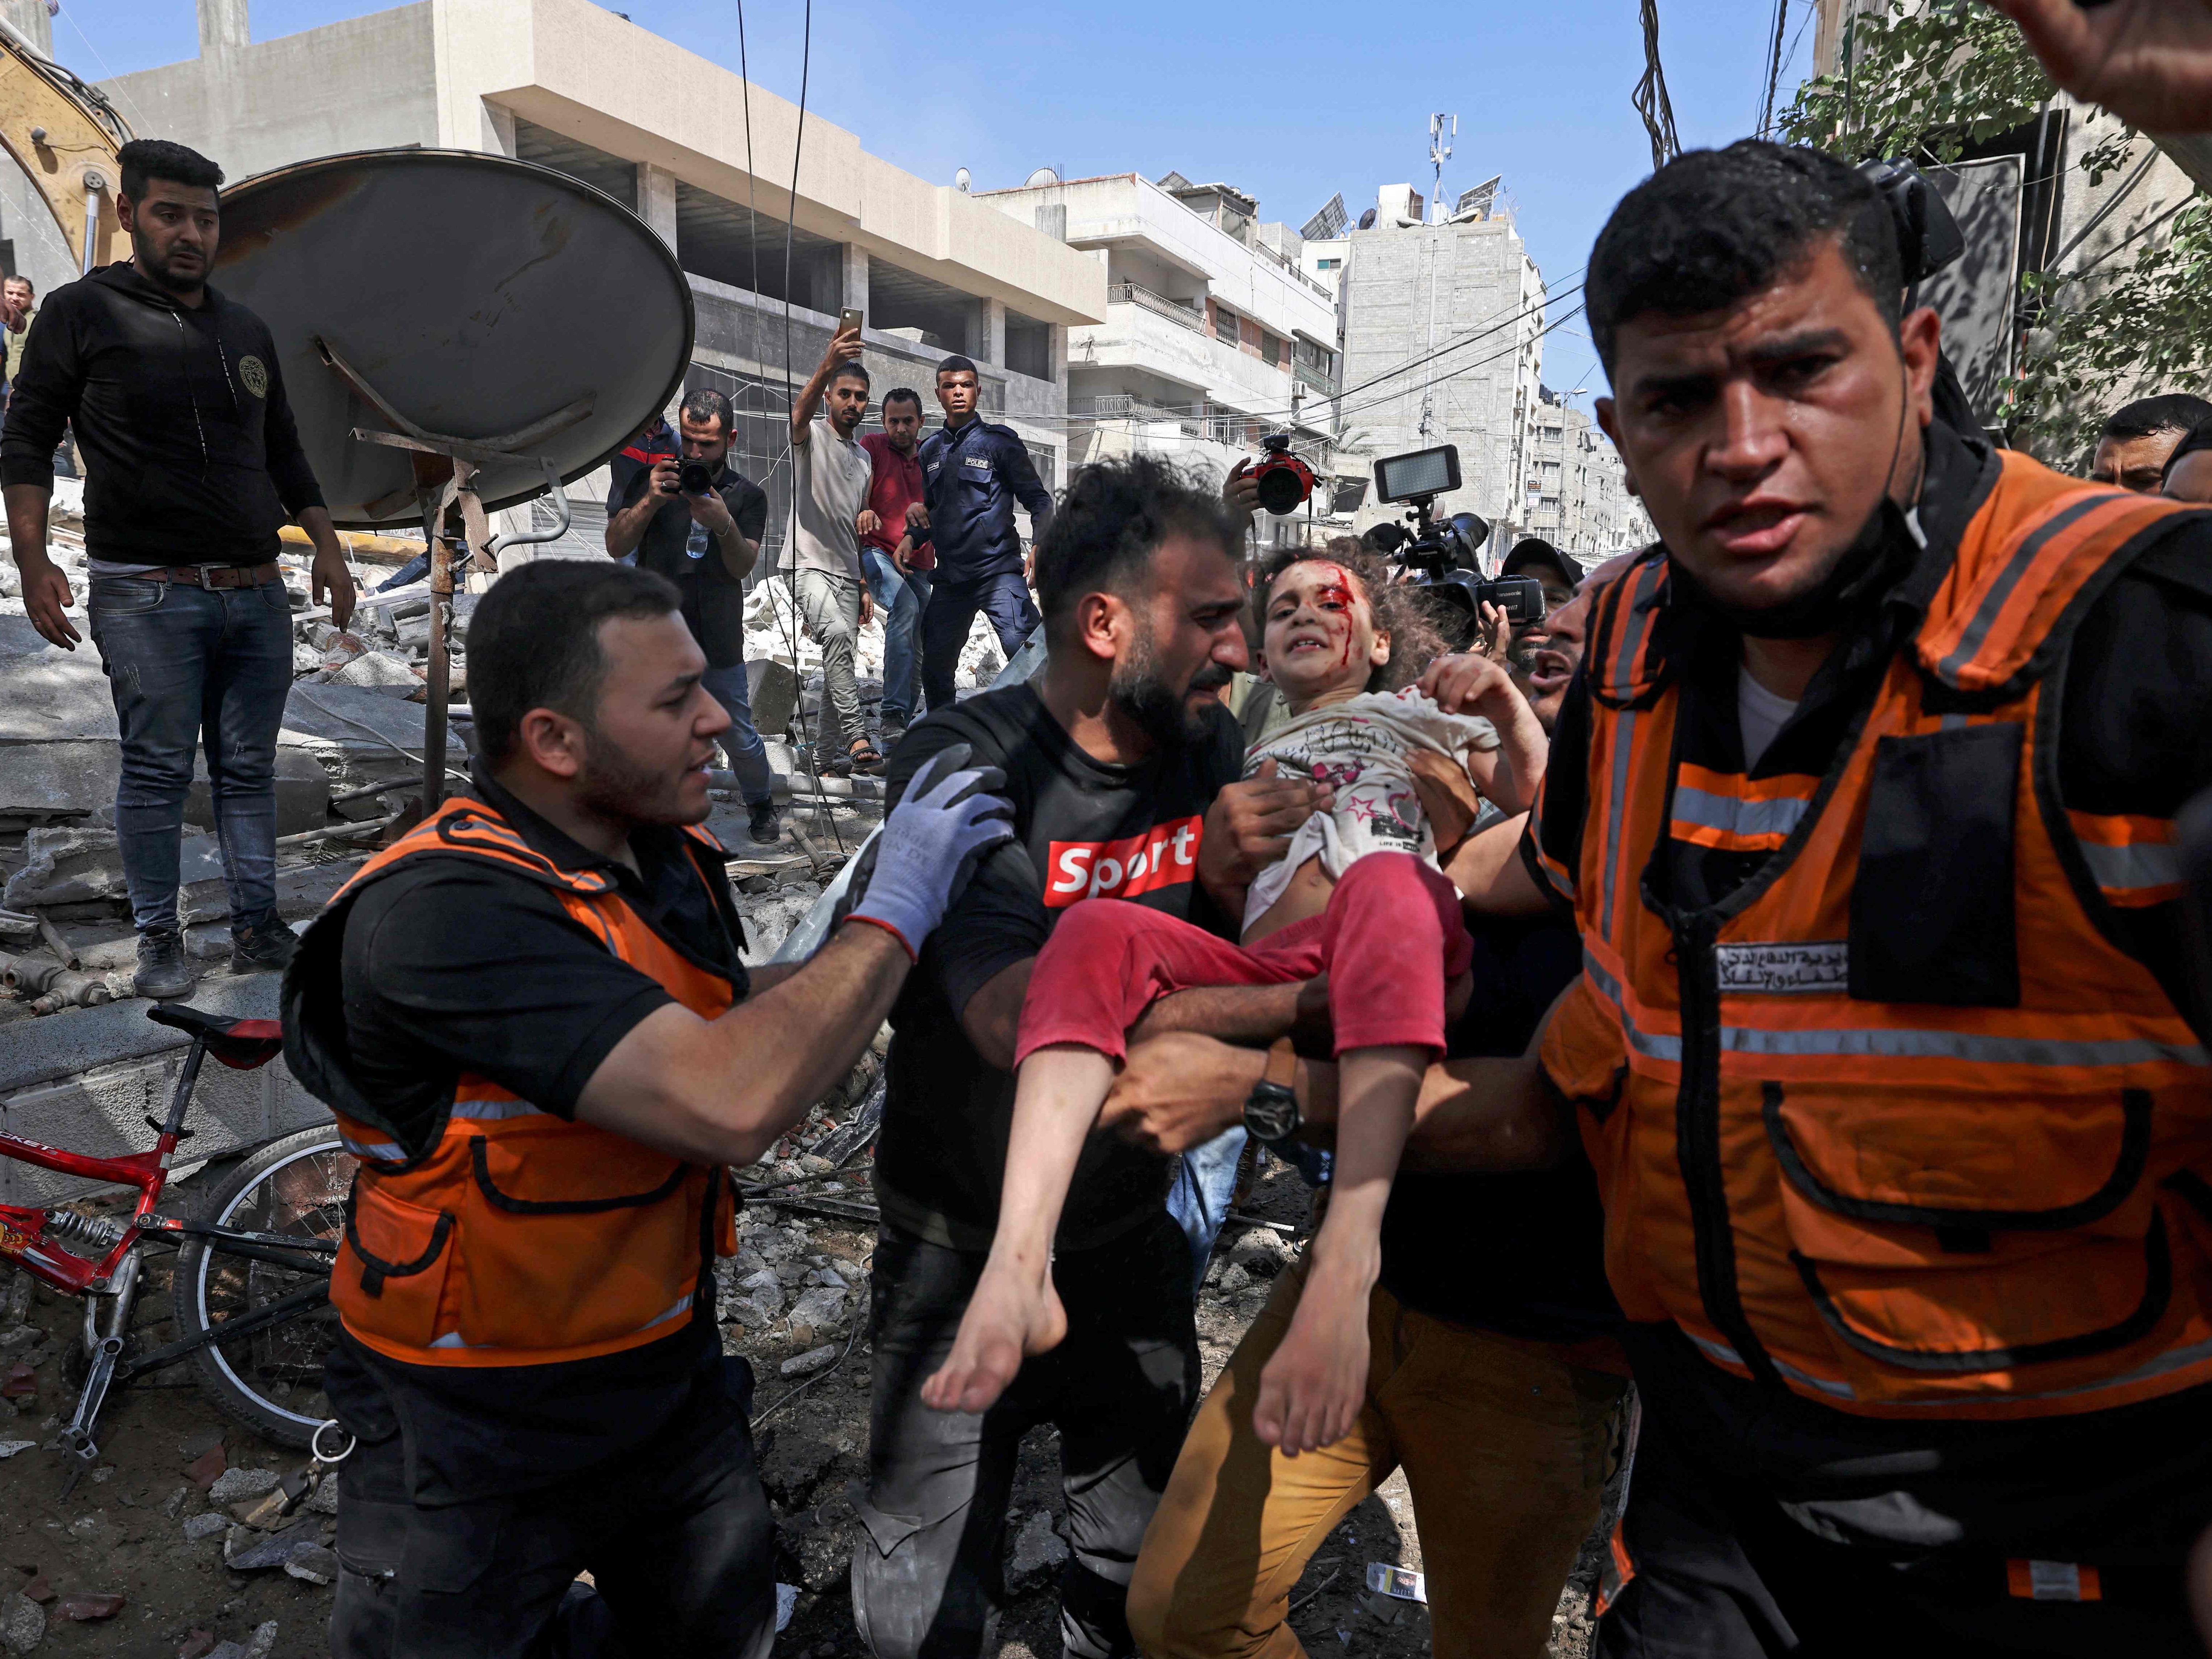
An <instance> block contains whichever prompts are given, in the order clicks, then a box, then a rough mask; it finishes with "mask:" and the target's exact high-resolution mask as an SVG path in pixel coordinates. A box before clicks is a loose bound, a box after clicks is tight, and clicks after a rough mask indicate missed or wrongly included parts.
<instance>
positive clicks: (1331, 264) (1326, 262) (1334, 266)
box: [1314, 259, 1344, 270]
mask: <svg viewBox="0 0 2212 1659" xmlns="http://www.w3.org/2000/svg"><path fill="white" fill-rule="evenodd" d="M1314 269H1315V270H1342V269H1344V261H1343V260H1341V259H1316V260H1315V261H1314Z"/></svg>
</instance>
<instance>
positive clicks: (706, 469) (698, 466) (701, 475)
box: [676, 459, 717, 495]
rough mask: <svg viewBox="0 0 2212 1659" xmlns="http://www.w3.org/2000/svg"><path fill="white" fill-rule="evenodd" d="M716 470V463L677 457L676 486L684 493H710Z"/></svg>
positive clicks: (712, 488)
mask: <svg viewBox="0 0 2212 1659" xmlns="http://www.w3.org/2000/svg"><path fill="white" fill-rule="evenodd" d="M715 471H717V467H716V464H715V463H714V462H712V461H695V460H685V459H678V462H677V463H676V487H677V489H679V490H681V491H683V493H684V494H685V495H713V494H714V473H715Z"/></svg>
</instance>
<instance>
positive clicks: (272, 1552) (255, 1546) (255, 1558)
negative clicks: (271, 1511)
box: [222, 1521, 323, 1572]
mask: <svg viewBox="0 0 2212 1659" xmlns="http://www.w3.org/2000/svg"><path fill="white" fill-rule="evenodd" d="M322 1540H323V1528H322V1523H321V1522H319V1521H300V1522H295V1523H294V1524H293V1525H291V1526H289V1527H287V1528H284V1530H283V1531H282V1532H279V1533H271V1534H262V1533H258V1532H256V1531H254V1530H253V1528H251V1527H233V1528H231V1529H230V1534H229V1535H228V1537H226V1538H225V1539H224V1540H223V1543H222V1559H223V1561H224V1564H225V1565H228V1567H229V1568H230V1570H231V1571H234V1572H258V1571H261V1570H262V1569H264V1568H267V1567H281V1566H283V1565H284V1564H285V1563H286V1562H287V1561H289V1560H290V1559H292V1556H293V1553H294V1552H295V1551H298V1550H303V1549H313V1548H319V1547H320V1546H321V1544H322Z"/></svg>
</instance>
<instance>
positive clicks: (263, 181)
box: [215, 149, 694, 813]
mask: <svg viewBox="0 0 2212 1659" xmlns="http://www.w3.org/2000/svg"><path fill="white" fill-rule="evenodd" d="M424 250H428V251H427V252H425V251H424ZM215 281H216V286H217V287H218V288H220V289H222V293H223V294H224V295H226V296H227V297H228V298H230V299H234V300H236V301H240V302H241V303H243V304H245V305H247V306H249V307H252V309H253V310H254V311H255V312H257V313H259V315H260V316H261V318H262V319H263V320H264V321H265V322H267V323H268V325H269V326H270V331H271V332H272V333H273V334H274V335H275V336H276V343H277V352H278V357H279V362H278V365H277V367H278V368H279V370H280V372H281V373H282V374H283V380H284V388H285V392H286V395H287V398H288V399H289V402H290V404H291V405H292V410H293V414H294V417H295V420H296V421H297V422H298V424H299V428H300V438H301V443H302V444H303V446H304V447H306V449H307V455H308V458H309V459H310V460H311V461H312V462H313V464H314V467H315V474H316V477H317V478H318V479H319V481H320V482H321V483H322V485H323V489H324V494H325V497H326V498H327V500H328V501H329V502H330V507H331V518H332V519H333V520H335V521H336V522H337V524H338V525H339V526H342V527H344V528H348V529H377V528H381V527H385V526H392V525H396V524H400V523H404V522H407V521H409V520H413V521H416V522H419V523H421V524H422V526H423V531H424V534H425V535H426V536H427V537H428V542H429V549H430V591H431V606H430V640H429V648H430V654H429V663H428V678H429V686H428V710H427V718H426V719H425V720H424V722H423V739H424V741H423V781H422V811H423V812H425V813H428V812H429V811H434V810H435V808H436V806H437V805H438V803H439V801H440V800H441V799H443V797H444V794H445V775H446V713H447V697H448V694H449V688H450V684H451V680H450V672H451V665H450V659H449V657H448V655H447V648H446V645H447V637H448V635H449V631H450V623H451V619H452V610H453V570H454V562H455V557H456V552H455V546H454V544H455V543H456V541H458V542H459V543H460V544H461V547H460V556H461V557H462V558H463V559H464V560H465V562H466V563H467V566H468V567H469V568H472V569H475V570H478V571H483V572H487V573H488V572H490V571H493V570H495V569H496V568H498V567H497V556H498V554H499V551H500V550H501V548H504V547H512V546H515V545H518V544H523V543H530V542H546V541H552V540H554V539H556V538H558V537H560V536H561V535H562V534H564V533H565V532H567V530H568V523H569V509H568V497H567V495H565V494H564V493H563V492H562V484H563V483H568V482H570V481H572V480H574V479H575V478H577V477H580V476H581V475H582V474H584V473H586V472H589V471H592V470H593V469H594V468H596V467H599V466H600V465H604V464H605V462H607V461H608V460H609V459H611V458H612V457H613V456H614V455H615V453H617V451H619V450H620V449H621V448H622V447H623V445H624V444H625V443H626V442H628V441H629V438H630V437H631V436H632V435H634V434H635V433H636V432H637V431H638V430H639V429H640V428H642V427H643V426H644V425H645V424H646V422H648V421H649V420H651V419H652V418H653V416H654V415H655V414H657V413H658V412H659V410H661V409H663V408H665V406H666V404H667V403H668V400H669V399H670V398H671V397H673V396H674V395H675V393H676V392H677V391H678V388H680V387H681V386H682V385H683V380H684V370H685V368H686V367H687V366H688V365H689V363H690V356H691V338H692V329H693V324H694V317H693V310H692V303H691V289H690V283H688V282H687V281H686V280H685V279H684V273H683V270H682V269H681V268H680V267H679V266H678V264H677V263H676V256H675V252H674V251H673V250H672V249H671V248H670V247H669V246H668V245H667V244H666V243H665V242H664V241H663V240H661V239H660V237H659V235H658V234H655V233H654V232H653V229H652V228H650V227H648V226H647V224H646V223H645V222H644V221H643V220H641V219H640V218H639V217H638V216H636V215H635V214H634V213H632V212H631V211H630V210H629V208H627V207H625V206H623V204H621V203H620V202H618V201H617V200H616V199H615V198H614V197H611V196H608V195H606V194H605V192H603V191H599V190H596V189H594V188H593V187H592V186H591V185H586V184H585V183H583V182H582V181H581V180H580V179H572V178H570V177H569V176H568V174H566V173H559V172H556V171H555V170H554V169H552V168H550V167H539V166H538V165H536V164H535V163H532V162H529V161H514V160H513V159H512V158H510V157H507V156H503V155H483V154H480V153H478V152H477V151H473V150H434V149H385V150H364V151H361V152H357V153H356V154H352V155H330V156H324V157H321V158H319V159H318V160H315V161H302V162H299V163H297V164H296V165H294V166H291V167H282V168H279V169H277V170H276V172H273V173H262V174H260V175H258V177H256V178H252V179H246V181H245V182H243V183H242V184H240V185H234V186H233V187H231V188H230V189H228V190H226V191H224V192H223V196H222V247H221V252H220V254H219V255H218V257H217V259H216V274H215ZM548 493H550V495H551V496H552V498H553V503H554V507H555V512H556V524H555V526H554V527H553V528H552V529H550V530H549V531H544V532H527V533H522V534H515V535H507V536H501V537H495V536H494V535H493V534H492V533H491V525H490V513H492V512H494V511H496V510H497V509H499V508H501V507H511V506H514V505H516V504H518V503H520V502H523V501H529V500H532V499H533V498H535V497H536V496H538V495H544V494H548Z"/></svg>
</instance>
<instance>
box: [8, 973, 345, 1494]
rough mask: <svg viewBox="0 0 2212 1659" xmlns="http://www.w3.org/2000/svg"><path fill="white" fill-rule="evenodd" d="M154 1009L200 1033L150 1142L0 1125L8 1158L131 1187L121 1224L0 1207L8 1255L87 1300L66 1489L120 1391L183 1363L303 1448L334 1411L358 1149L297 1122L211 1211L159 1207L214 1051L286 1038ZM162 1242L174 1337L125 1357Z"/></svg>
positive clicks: (227, 1400) (252, 1049)
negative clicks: (143, 1146)
mask: <svg viewBox="0 0 2212 1659" xmlns="http://www.w3.org/2000/svg"><path fill="white" fill-rule="evenodd" d="M146 1017H147V1018H149V1019H151V1020H153V1021H155V1023H156V1024H161V1025H167V1026H170V1027H172V1028H173V1029H174V1030H179V1031H183V1032H185V1034H187V1035H188V1036H191V1040H192V1041H191V1048H190V1049H189V1050H188V1051H187V1053H186V1054H185V1063H184V1067H183V1069H182V1070H181V1071H180V1072H179V1073H178V1074H177V1085H176V1089H175V1091H174V1092H173V1094H172V1095H171V1097H170V1099H169V1109H168V1114H167V1117H166V1118H165V1119H162V1120H158V1121H157V1120H156V1119H155V1118H153V1117H152V1116H150V1115H149V1117H148V1118H147V1120H146V1121H147V1122H148V1124H149V1125H150V1126H152V1127H153V1128H154V1129H155V1132H156V1136H157V1138H156V1139H155V1145H154V1149H153V1150H152V1151H151V1152H133V1153H131V1155H129V1156H128V1157H125V1158H95V1157H91V1156H89V1155H88V1154H85V1153H82V1152H70V1151H67V1150H66V1149H64V1148H62V1147H58V1146H42V1145H40V1143H39V1142H37V1141H33V1140H24V1139H18V1138H17V1137H15V1136H13V1135H8V1134H0V1158H12V1159H14V1160H15V1161H16V1162H18V1163H22V1164H32V1165H34V1166H35V1167H37V1168H39V1169H42V1170H55V1171H57V1172H58V1173H60V1174H64V1175H71V1176H88V1177H91V1178H93V1179H95V1180H100V1181H108V1182H115V1183H117V1184H118V1185H122V1186H131V1187H136V1188H138V1200H137V1206H136V1208H135V1209H134V1210H133V1212H132V1214H131V1219H130V1221H129V1222H128V1223H127V1224H126V1223H125V1222H121V1221H113V1220H108V1219H105V1218H100V1217H97V1216H84V1215H79V1214H77V1213H76V1212H74V1211H70V1210H64V1209H46V1208H39V1207H34V1206H21V1205H11V1204H0V1261H11V1262H13V1263H15V1266H16V1267H20V1268H21V1269H22V1270H23V1271H24V1272H26V1273H29V1274H31V1275H32V1276H33V1278H35V1279H38V1280H40V1282H41V1283H43V1284H46V1285H51V1286H52V1287H53V1288H54V1289H56V1290H58V1291H64V1292H66V1293H68V1294H70V1295H71V1296H82V1297H83V1298H84V1304H85V1306H84V1353H85V1359H86V1369H85V1376H84V1382H83V1385H82V1388H81V1389H80V1390H79V1392H78V1395H77V1403H76V1412H75V1413H74V1414H73V1415H72V1416H71V1418H70V1424H69V1426H68V1427H67V1428H65V1429H64V1430H63V1431H62V1435H61V1449H62V1453H63V1455H64V1458H66V1459H68V1460H69V1473H68V1475H67V1478H66V1479H65V1480H64V1483H63V1486H62V1494H63V1496H64V1497H67V1496H68V1495H69V1492H70V1490H71V1489H72V1488H74V1487H75V1486H76V1481H77V1479H78V1477H79V1476H80V1475H82V1474H83V1473H84V1472H85V1471H86V1470H87V1469H89V1468H91V1467H92V1466H93V1464H94V1462H96V1461H97V1460H98V1458H99V1455H100V1448H99V1445H98V1443H96V1441H95V1440H94V1428H95V1427H96V1425H97V1424H98V1421H99V1418H100V1411H101V1409H102V1407H104V1406H105V1405H106V1401H107V1397H108V1395H109V1392H110V1391H111V1389H115V1388H118V1387H121V1386H122V1385H123V1384H125V1383H129V1382H130V1381H131V1379H133V1378H134V1377H137V1376H143V1375H145V1374H146V1373H147V1372H149V1371H154V1370H161V1369H162V1368H164V1367H166V1366H169V1365H173V1364H178V1363H179V1362H180V1361H182V1360H185V1359H191V1361H192V1362H193V1363H194V1364H195V1365H196V1366H197V1370H198V1371H199V1380H200V1383H201V1387H202V1389H204V1391H205V1392H206V1393H207V1394H208V1395H210V1397H211V1398H212V1399H213V1401H215V1403H216V1406H217V1407H219V1408H220V1409H221V1410H222V1412H223V1413H225V1414H226V1415H228V1417H230V1418H231V1419H234V1421H237V1422H239V1423H241V1424H243V1425H246V1427H248V1428H252V1429H253V1430H256V1431H258V1432H259V1433H261V1434H264V1435H265V1436H267V1437H270V1439H272V1440H276V1441H277V1442H279V1443H283V1444H285V1445H289V1446H296V1447H302V1448H306V1447H309V1446H310V1445H311V1443H312V1441H313V1436H314V1433H315V1431H316V1430H317V1428H318V1427H319V1426H320V1425H322V1424H323V1423H324V1422H325V1420H326V1419H328V1417H329V1415H330V1413H328V1412H327V1411H326V1410H324V1409H321V1408H320V1401H319V1388H320V1379H321V1376H322V1365H323V1357H324V1355H325V1353H326V1352H327V1351H328V1349H329V1346H330V1343H331V1328H332V1326H333V1324H334V1322H335V1321H336V1318H337V1315H336V1312H335V1310H332V1309H331V1305H330V1279H331V1264H332V1262H333V1261H334V1260H335V1259H336V1257H337V1247H338V1240H339V1237H340V1235H341V1234H342V1232H343V1229H344V1225H345V1203H346V1199H347V1195H348V1194H349V1193H350V1192H351V1191H352V1188H353V1173H354V1164H355V1160H354V1158H353V1157H352V1155H351V1154H349V1153H348V1152H346V1151H345V1150H344V1148H343V1146H342V1145H341V1144H340V1141H339V1139H338V1131H337V1125H336V1124H334V1123H332V1124H325V1125H322V1126H320V1127H315V1128H311V1129H302V1130H300V1131H297V1132H296V1133H292V1134H289V1135H285V1136H283V1137H282V1138H280V1139H276V1140H273V1141H270V1142H268V1143H267V1144H265V1145H264V1146H259V1147H258V1148H256V1149H255V1150H254V1151H253V1152H252V1153H251V1154H250V1155H249V1156H247V1157H246V1158H245V1159H244V1160H243V1161H242V1162H241V1163H240V1164H239V1166H238V1167H237V1168H236V1169H235V1170H233V1171H232V1172H231V1174H230V1176H228V1179H227V1180H225V1181H224V1182H222V1185H221V1186H219V1187H218V1188H216V1191H215V1193H214V1194H213V1196H212V1197H211V1198H210V1200H208V1202H207V1204H206V1206H204V1208H205V1213H204V1215H202V1216H200V1217H198V1218H183V1217H179V1216H173V1215H165V1214H163V1213H161V1211H160V1209H159V1206H160V1203H161V1194H162V1192H163V1190H164V1189H165V1188H166V1187H167V1184H168V1180H169V1171H170V1170H171V1169H173V1167H174V1166H175V1165H176V1164H179V1162H181V1161H182V1160H180V1159H179V1158H178V1157H177V1147H178V1145H179V1143H180V1142H181V1141H183V1140H185V1139H189V1138H190V1136H191V1130H189V1129H187V1128H185V1112H186V1110H187V1109H189V1107H190V1106H191V1097H192V1091H193V1088H194V1087H195V1086H196V1085H197V1083H198V1081H199V1074H200V1066H201V1064H202V1062H203V1061H204V1060H205V1059H206V1058H207V1056H208V1055H210V1054H213V1055H214V1056H215V1057H216V1060H219V1061H221V1062H222V1064H223V1065H226V1066H230V1067H232V1068H233V1069H234V1070H237V1071H252V1070H254V1069H256V1068H257V1067H259V1066H266V1065H267V1064H268V1063H269V1062H270V1060H274V1059H275V1058H276V1056H277V1054H279V1053H280V1052H281V1051H282V1050H283V1046H284V1034H283V1027H282V1026H281V1025H280V1024H278V1023H277V1022H276V1021H275V1020H273V1019H232V1018H227V1017H224V1016H222V1015H218V1014H211V1013H208V1012H204V1011H203V1010H201V1009H197V1008H192V1007H188V1006H185V1005H183V1004H178V1003H162V1004H156V1005H155V1006H153V1007H151V1008H149V1009H148V1010H147V1011H146ZM241 1223H242V1224H244V1225H240V1224H241ZM70 1244H75V1245H79V1246H87V1247H89V1248H90V1249H93V1250H95V1251H98V1252H100V1254H99V1255H98V1256H97V1257H92V1256H88V1255H80V1254H78V1253H77V1252H76V1250H73V1249H67V1248H64V1246H66V1245H70ZM158 1245H166V1246H168V1247H170V1248H173V1249H175V1251H176V1252H177V1261H176V1268H175V1276H174V1283H173V1292H172V1293H173V1302H174V1307H175V1314H176V1321H177V1328H178V1330H179V1332H180V1333H181V1334H180V1335H179V1337H178V1339H177V1340H175V1341H173V1342H170V1343H167V1344H166V1345H164V1346H161V1347H158V1348H155V1349H153V1350H152V1351H150V1352H145V1353H140V1354H133V1355H129V1356H128V1357H126V1351H127V1349H128V1348H129V1346H130V1333H131V1315H132V1312H133V1311H134V1310H135V1309H136V1307H137V1298H138V1281H139V1276H140V1273H141V1269H142V1266H143V1259H144V1254H145V1252H146V1251H147V1249H149V1247H153V1246H158ZM102 1303H106V1304H107V1306H106V1317H105V1318H104V1319H103V1317H102V1308H101V1304H102ZM301 1384H307V1385H308V1393H307V1397H305V1398H301V1397H298V1396H299V1395H300V1385H301Z"/></svg>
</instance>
